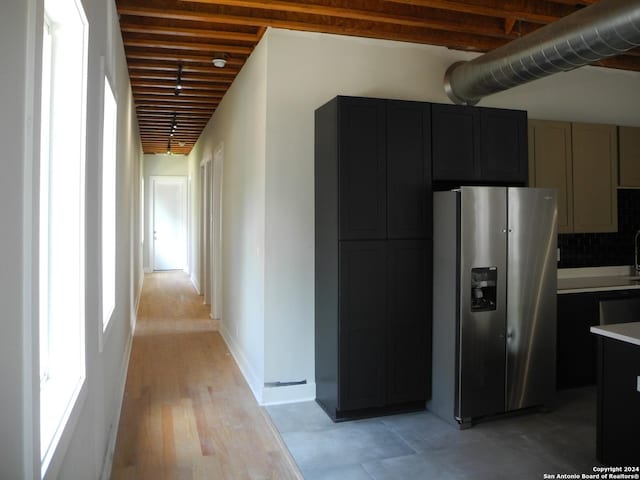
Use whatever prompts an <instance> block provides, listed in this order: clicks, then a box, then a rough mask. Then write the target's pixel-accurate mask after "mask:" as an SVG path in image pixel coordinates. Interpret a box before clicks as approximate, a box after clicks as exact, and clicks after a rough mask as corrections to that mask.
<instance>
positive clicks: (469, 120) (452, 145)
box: [431, 104, 480, 182]
mask: <svg viewBox="0 0 640 480" xmlns="http://www.w3.org/2000/svg"><path fill="white" fill-rule="evenodd" d="M431 121H432V143H433V158H432V161H433V180H434V181H444V182H451V181H459V180H461V181H473V180H480V168H479V164H478V159H479V157H480V150H479V148H480V113H479V109H477V108H474V107H464V106H460V105H435V104H434V105H432V106H431Z"/></svg>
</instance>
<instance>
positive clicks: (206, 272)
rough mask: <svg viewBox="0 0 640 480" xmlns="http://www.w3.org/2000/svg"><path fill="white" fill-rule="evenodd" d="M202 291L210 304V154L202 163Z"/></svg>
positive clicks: (207, 303)
mask: <svg viewBox="0 0 640 480" xmlns="http://www.w3.org/2000/svg"><path fill="white" fill-rule="evenodd" d="M202 167H203V168H202V170H201V171H202V175H203V181H202V257H201V258H200V261H201V262H202V271H203V281H202V292H203V295H204V304H205V305H209V304H211V155H209V156H207V158H206V159H205V160H204V162H203V164H202Z"/></svg>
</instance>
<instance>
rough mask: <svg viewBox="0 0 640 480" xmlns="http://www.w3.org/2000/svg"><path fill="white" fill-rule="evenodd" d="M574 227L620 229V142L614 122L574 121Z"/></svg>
mask: <svg viewBox="0 0 640 480" xmlns="http://www.w3.org/2000/svg"><path fill="white" fill-rule="evenodd" d="M571 138H572V151H573V231H574V232H576V233H584V232H616V231H618V194H617V184H618V142H617V132H616V127H615V126H614V125H594V124H586V123H573V124H571Z"/></svg>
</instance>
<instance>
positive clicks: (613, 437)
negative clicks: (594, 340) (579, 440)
mask: <svg viewBox="0 0 640 480" xmlns="http://www.w3.org/2000/svg"><path fill="white" fill-rule="evenodd" d="M594 336H595V335H594ZM598 342H599V343H600V348H599V357H598V420H597V437H596V454H597V457H598V460H599V461H600V462H602V463H604V464H605V465H616V466H619V465H624V466H627V467H630V466H640V455H639V454H638V452H639V449H638V427H639V426H640V391H639V389H640V386H639V383H640V380H639V379H640V346H638V345H634V344H631V343H626V342H622V341H620V340H614V339H611V338H606V337H599V338H598ZM629 473H638V472H637V470H636V471H634V472H629Z"/></svg>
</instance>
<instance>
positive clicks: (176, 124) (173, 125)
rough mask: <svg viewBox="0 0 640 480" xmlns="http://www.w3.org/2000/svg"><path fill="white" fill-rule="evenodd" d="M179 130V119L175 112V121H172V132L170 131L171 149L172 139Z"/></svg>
mask: <svg viewBox="0 0 640 480" xmlns="http://www.w3.org/2000/svg"><path fill="white" fill-rule="evenodd" d="M177 129H178V118H177V114H176V113H175V112H174V114H173V120H172V121H171V130H170V131H169V144H168V146H169V147H170V146H171V137H173V136H174V135H175V133H176V130H177ZM167 150H170V148H168V149H167ZM167 153H169V152H167Z"/></svg>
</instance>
